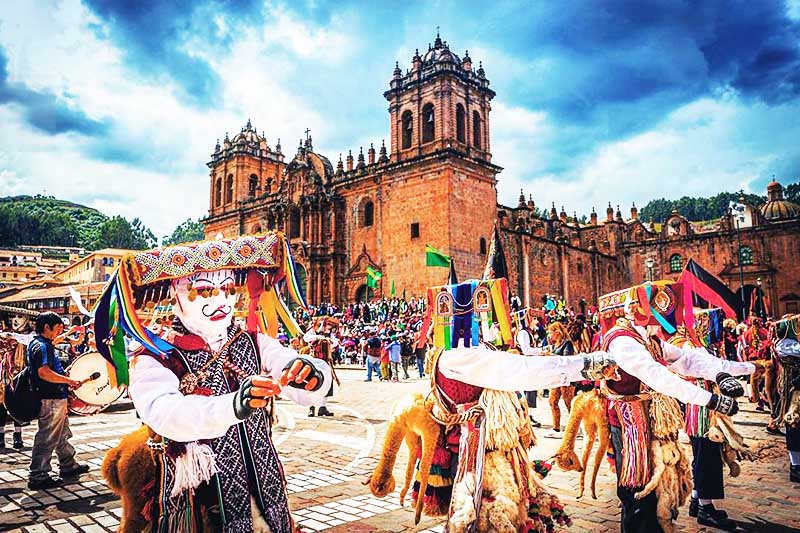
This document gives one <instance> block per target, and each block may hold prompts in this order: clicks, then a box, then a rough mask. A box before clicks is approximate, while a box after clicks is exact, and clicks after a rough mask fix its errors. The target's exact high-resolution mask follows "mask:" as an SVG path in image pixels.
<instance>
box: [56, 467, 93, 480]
mask: <svg viewBox="0 0 800 533" xmlns="http://www.w3.org/2000/svg"><path fill="white" fill-rule="evenodd" d="M88 473H89V465H78V466H76V467H75V468H72V469H70V470H62V471H61V477H62V478H66V477H78V476H80V475H81V474H88Z"/></svg>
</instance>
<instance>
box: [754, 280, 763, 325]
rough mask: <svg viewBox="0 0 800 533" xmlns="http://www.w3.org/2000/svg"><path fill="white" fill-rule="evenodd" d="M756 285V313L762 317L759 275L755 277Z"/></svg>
mask: <svg viewBox="0 0 800 533" xmlns="http://www.w3.org/2000/svg"><path fill="white" fill-rule="evenodd" d="M756 285H757V286H758V289H756V290H757V291H758V293H757V294H756V315H758V316H759V317H760V318H764V317H763V316H762V315H763V314H764V313H763V307H762V302H761V294H762V291H761V278H760V277H758V278H756Z"/></svg>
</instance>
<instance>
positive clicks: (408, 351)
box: [400, 335, 414, 379]
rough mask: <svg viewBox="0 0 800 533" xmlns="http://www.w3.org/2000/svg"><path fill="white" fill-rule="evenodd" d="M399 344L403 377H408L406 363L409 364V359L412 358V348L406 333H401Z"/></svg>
mask: <svg viewBox="0 0 800 533" xmlns="http://www.w3.org/2000/svg"><path fill="white" fill-rule="evenodd" d="M400 346H402V350H401V352H400V355H401V357H402V358H403V379H408V365H410V364H411V359H413V358H414V350H413V349H412V348H411V339H410V338H409V337H408V335H403V340H402V341H401V342H400Z"/></svg>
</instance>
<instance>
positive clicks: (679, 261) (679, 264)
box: [669, 254, 683, 272]
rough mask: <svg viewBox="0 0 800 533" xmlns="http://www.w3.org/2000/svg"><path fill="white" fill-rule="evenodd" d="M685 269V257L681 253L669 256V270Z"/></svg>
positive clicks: (678, 270)
mask: <svg viewBox="0 0 800 533" xmlns="http://www.w3.org/2000/svg"><path fill="white" fill-rule="evenodd" d="M682 269H683V257H681V254H672V255H671V256H669V271H670V272H680V271H681V270H682Z"/></svg>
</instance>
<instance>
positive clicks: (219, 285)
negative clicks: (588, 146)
mask: <svg viewBox="0 0 800 533" xmlns="http://www.w3.org/2000/svg"><path fill="white" fill-rule="evenodd" d="M233 288H234V275H233V271H232V270H218V271H215V272H199V273H196V274H192V275H190V276H186V277H184V278H180V279H177V280H175V281H174V282H173V284H172V287H171V289H170V292H171V294H172V297H174V298H175V299H176V303H175V305H174V306H173V313H174V314H175V316H176V317H177V318H178V319H179V320H180V321H181V324H183V326H184V327H185V328H186V329H187V330H189V331H190V332H191V333H194V334H195V335H198V336H200V337H202V338H203V340H205V341H206V343H207V344H208V345H209V346H211V347H213V346H214V345H216V344H218V343H220V342H221V341H222V340H224V339H225V338H226V336H227V333H228V327H229V326H230V325H231V322H232V320H233V311H234V307H235V306H236V299H237V296H236V294H235V293H233V294H232V291H231V289H233ZM214 289H216V294H209V296H207V297H206V296H202V295H201V294H200V291H209V292H211V291H214ZM192 290H195V291H197V292H198V294H197V296H196V297H195V298H194V300H193V301H192V300H190V299H189V291H192Z"/></svg>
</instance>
